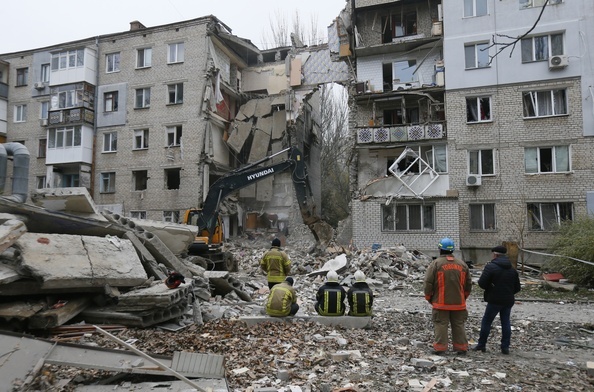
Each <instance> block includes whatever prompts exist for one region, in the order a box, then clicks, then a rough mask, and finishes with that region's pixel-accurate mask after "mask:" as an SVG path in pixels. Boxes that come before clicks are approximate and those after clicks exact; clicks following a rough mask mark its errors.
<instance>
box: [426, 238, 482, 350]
mask: <svg viewBox="0 0 594 392" xmlns="http://www.w3.org/2000/svg"><path fill="white" fill-rule="evenodd" d="M437 247H438V249H439V257H438V258H437V259H435V260H434V261H433V262H432V263H431V265H430V266H429V268H428V269H427V272H426V273H425V282H424V291H425V299H426V300H427V301H428V302H429V303H430V304H431V306H432V307H433V326H434V330H435V341H434V343H433V350H434V352H435V353H436V354H443V353H444V352H446V351H447V350H448V328H449V327H450V326H451V328H452V343H453V348H454V351H455V352H457V353H458V354H466V352H467V351H468V339H467V338H466V331H465V324H466V319H467V318H468V311H467V310H466V299H467V298H468V296H469V295H470V290H471V288H472V280H471V276H470V270H469V269H468V265H467V264H466V263H465V262H463V261H462V260H460V259H457V258H455V257H454V255H453V253H454V250H455V246H454V241H453V240H452V239H450V238H443V239H441V241H439V244H438V246H437Z"/></svg>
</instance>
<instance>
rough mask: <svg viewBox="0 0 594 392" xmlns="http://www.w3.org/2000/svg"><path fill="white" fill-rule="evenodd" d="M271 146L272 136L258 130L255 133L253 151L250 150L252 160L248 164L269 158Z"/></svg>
mask: <svg viewBox="0 0 594 392" xmlns="http://www.w3.org/2000/svg"><path fill="white" fill-rule="evenodd" d="M269 145H270V134H269V133H266V132H264V131H262V130H261V129H256V131H255V132H254V141H253V142H252V149H251V150H250V158H249V160H248V162H250V163H252V162H256V161H258V160H260V159H262V158H264V157H266V156H268V146H269Z"/></svg>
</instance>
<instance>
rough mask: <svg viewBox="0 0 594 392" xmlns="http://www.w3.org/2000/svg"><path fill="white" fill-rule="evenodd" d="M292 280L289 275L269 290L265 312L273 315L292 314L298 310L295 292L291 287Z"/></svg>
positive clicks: (283, 315)
mask: <svg viewBox="0 0 594 392" xmlns="http://www.w3.org/2000/svg"><path fill="white" fill-rule="evenodd" d="M293 283H294V280H293V278H291V277H290V276H288V277H287V278H285V280H284V281H283V282H281V283H279V284H275V285H274V287H272V289H271V290H270V294H269V295H268V300H267V301H266V314H267V315H269V316H273V317H285V316H294V315H295V314H296V313H297V311H298V310H299V305H298V304H297V293H296V292H295V289H294V288H293Z"/></svg>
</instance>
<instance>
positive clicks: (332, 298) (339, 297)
mask: <svg viewBox="0 0 594 392" xmlns="http://www.w3.org/2000/svg"><path fill="white" fill-rule="evenodd" d="M345 298H346V291H345V290H344V288H343V287H342V286H341V285H340V284H339V283H338V274H337V273H336V271H334V270H330V271H328V273H327V274H326V282H325V283H324V284H323V285H322V286H321V287H320V288H319V289H318V292H317V293H316V301H317V302H316V303H315V304H314V308H315V309H316V312H318V314H319V315H320V316H342V315H344V312H345V305H344V300H345Z"/></svg>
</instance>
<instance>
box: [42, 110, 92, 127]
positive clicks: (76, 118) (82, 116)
mask: <svg viewBox="0 0 594 392" xmlns="http://www.w3.org/2000/svg"><path fill="white" fill-rule="evenodd" d="M81 123H86V124H90V125H94V123H95V112H93V111H92V110H89V109H85V108H73V109H63V110H59V111H53V112H50V113H49V126H59V125H73V124H81Z"/></svg>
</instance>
